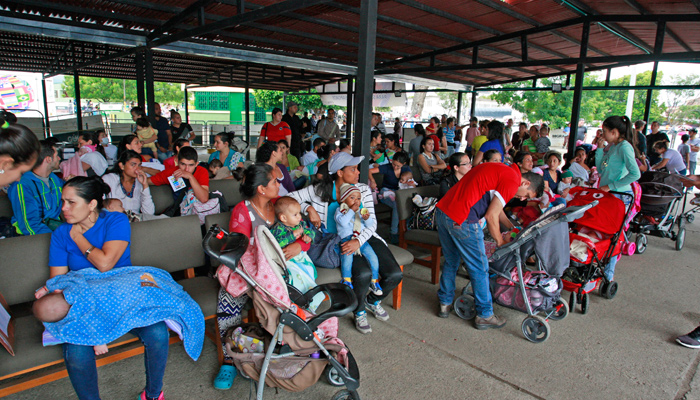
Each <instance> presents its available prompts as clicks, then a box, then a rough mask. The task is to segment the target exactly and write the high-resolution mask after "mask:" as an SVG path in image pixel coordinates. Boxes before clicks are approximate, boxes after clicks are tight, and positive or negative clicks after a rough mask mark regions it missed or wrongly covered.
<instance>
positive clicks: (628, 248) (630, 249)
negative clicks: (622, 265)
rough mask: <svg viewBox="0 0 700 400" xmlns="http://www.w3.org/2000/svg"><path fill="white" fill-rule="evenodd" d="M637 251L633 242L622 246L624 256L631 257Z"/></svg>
mask: <svg viewBox="0 0 700 400" xmlns="http://www.w3.org/2000/svg"><path fill="white" fill-rule="evenodd" d="M636 250H637V245H636V244H634V243H632V242H626V243H625V244H623V245H622V254H624V255H626V256H631V255H632V254H634V252H635V251H636Z"/></svg>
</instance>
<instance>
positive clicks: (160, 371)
mask: <svg viewBox="0 0 700 400" xmlns="http://www.w3.org/2000/svg"><path fill="white" fill-rule="evenodd" d="M130 333H131V334H133V335H136V336H138V338H139V339H140V340H141V342H142V343H143V346H144V347H145V351H144V360H145V363H146V396H148V397H158V396H159V395H160V392H161V390H162V389H163V375H165V364H166V363H167V361H168V344H169V343H168V340H169V339H170V335H169V334H168V327H167V325H165V322H159V323H157V324H153V325H151V326H146V327H143V328H135V329H132V330H131V331H130ZM63 359H64V360H65V361H66V369H67V370H68V376H69V377H70V382H71V383H72V384H73V389H74V390H75V394H77V395H78V399H80V400H99V399H100V391H99V389H98V387H97V365H96V364H95V350H94V349H93V347H92V346H79V345H75V344H69V343H64V344H63ZM137 389H138V388H134V390H137Z"/></svg>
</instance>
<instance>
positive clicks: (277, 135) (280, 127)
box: [260, 121, 292, 142]
mask: <svg viewBox="0 0 700 400" xmlns="http://www.w3.org/2000/svg"><path fill="white" fill-rule="evenodd" d="M291 134H292V129H291V128H289V125H287V123H286V122H284V121H281V122H280V123H279V124H277V125H272V123H270V122H265V125H263V127H262V129H260V140H266V141H270V142H279V141H280V140H282V139H287V136H289V135H291ZM263 138H264V139H263Z"/></svg>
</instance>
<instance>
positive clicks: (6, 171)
mask: <svg viewBox="0 0 700 400" xmlns="http://www.w3.org/2000/svg"><path fill="white" fill-rule="evenodd" d="M15 121H17V118H16V117H15V116H14V115H13V114H12V113H10V112H8V111H5V110H2V111H1V112H0V188H1V187H4V186H7V185H9V184H11V183H12V182H15V181H18V180H19V179H20V178H21V177H22V175H23V174H24V173H25V172H27V171H29V170H30V169H32V167H34V163H35V162H36V159H37V157H38V155H39V148H40V147H39V139H37V137H36V135H35V134H34V133H33V132H32V131H31V130H29V128H27V127H26V126H24V125H17V124H15V123H14V122H15Z"/></svg>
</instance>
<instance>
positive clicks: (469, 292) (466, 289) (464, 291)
mask: <svg viewBox="0 0 700 400" xmlns="http://www.w3.org/2000/svg"><path fill="white" fill-rule="evenodd" d="M468 295H472V296H473V295H474V291H473V290H472V283H471V282H469V283H467V286H465V287H464V289H462V296H468Z"/></svg>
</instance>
